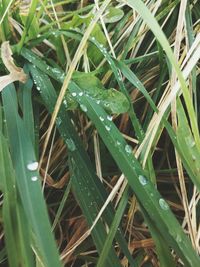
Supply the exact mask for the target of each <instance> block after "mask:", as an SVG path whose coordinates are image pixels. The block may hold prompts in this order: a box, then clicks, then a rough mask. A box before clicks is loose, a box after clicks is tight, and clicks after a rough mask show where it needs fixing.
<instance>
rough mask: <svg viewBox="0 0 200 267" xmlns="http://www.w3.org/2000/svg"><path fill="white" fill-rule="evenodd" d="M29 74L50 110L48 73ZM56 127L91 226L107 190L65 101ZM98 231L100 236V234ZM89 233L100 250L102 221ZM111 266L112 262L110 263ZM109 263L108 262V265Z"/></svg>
mask: <svg viewBox="0 0 200 267" xmlns="http://www.w3.org/2000/svg"><path fill="white" fill-rule="evenodd" d="M29 69H30V72H31V75H32V77H33V80H34V82H35V83H36V86H38V87H40V93H41V97H42V99H43V101H44V102H45V105H46V106H47V109H48V110H49V112H52V111H53V110H52V107H53V106H54V105H55V102H56V93H55V90H54V88H53V86H52V84H51V82H50V80H49V79H48V77H47V76H46V75H45V74H43V73H42V72H41V71H39V70H37V69H36V68H34V67H33V66H29ZM57 128H58V129H59V131H60V133H61V136H62V137H63V140H64V141H65V143H66V144H67V146H68V149H69V152H70V155H71V157H72V158H73V161H74V162H75V164H74V165H75V166H76V167H75V168H74V169H73V171H74V172H75V173H73V179H72V188H73V192H74V193H75V196H76V198H77V200H78V203H79V205H80V207H81V209H82V211H83V213H84V215H85V217H86V219H87V222H88V225H89V226H91V225H92V224H93V221H94V220H95V218H96V216H97V214H98V212H99V210H100V209H101V207H102V206H103V204H104V200H105V199H106V192H105V190H104V188H103V186H102V184H101V182H100V180H99V178H98V177H97V176H96V175H95V173H94V170H93V168H92V166H91V162H90V160H89V158H88V155H87V154H86V152H85V151H84V149H83V146H82V143H81V141H80V139H79V137H78V135H77V133H76V131H75V129H74V127H73V126H72V123H71V120H70V117H69V116H68V114H67V113H66V109H65V107H64V105H63V106H62V107H61V110H60V113H59V116H58V119H57ZM104 214H105V217H104V219H105V221H106V222H107V223H108V224H110V223H111V222H112V219H113V214H114V213H113V210H112V209H111V206H110V207H108V209H107V210H106V211H105V213H104ZM100 233H101V234H100ZM99 235H100V236H101V238H99ZM92 236H93V240H94V243H95V245H96V246H97V249H98V250H99V253H100V252H101V250H102V247H103V244H104V239H105V238H106V235H105V228H104V226H103V224H102V223H101V224H98V227H95V228H94V229H93V231H92ZM117 239H118V242H119V243H122V244H123V247H122V249H123V250H124V251H125V253H126V254H128V250H127V248H126V247H127V245H126V242H125V241H124V238H123V236H122V235H121V233H120V232H118V237H117ZM111 252H112V253H110V256H109V258H110V259H113V262H115V263H116V264H117V265H116V266H118V265H119V263H117V261H116V259H115V258H113V257H115V253H114V251H111ZM128 257H129V258H130V261H131V256H130V254H128ZM109 264H110V265H111V266H112V262H110V263H109ZM110 265H109V266H110Z"/></svg>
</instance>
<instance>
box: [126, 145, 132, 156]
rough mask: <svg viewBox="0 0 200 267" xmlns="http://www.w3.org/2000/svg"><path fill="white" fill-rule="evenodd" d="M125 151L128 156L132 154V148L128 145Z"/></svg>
mask: <svg viewBox="0 0 200 267" xmlns="http://www.w3.org/2000/svg"><path fill="white" fill-rule="evenodd" d="M125 151H126V153H128V154H131V153H132V147H131V146H130V145H127V144H126V145H125Z"/></svg>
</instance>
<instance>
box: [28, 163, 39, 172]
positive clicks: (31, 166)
mask: <svg viewBox="0 0 200 267" xmlns="http://www.w3.org/2000/svg"><path fill="white" fill-rule="evenodd" d="M38 165H39V164H38V162H37V161H33V162H30V163H28V164H27V166H26V167H27V169H28V170H29V171H36V170H37V169H38Z"/></svg>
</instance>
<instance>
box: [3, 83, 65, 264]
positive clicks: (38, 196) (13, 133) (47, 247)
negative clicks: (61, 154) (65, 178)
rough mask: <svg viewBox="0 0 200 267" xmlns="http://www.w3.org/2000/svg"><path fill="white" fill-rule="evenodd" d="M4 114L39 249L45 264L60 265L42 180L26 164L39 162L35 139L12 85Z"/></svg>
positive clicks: (20, 185) (28, 216)
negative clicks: (20, 112) (21, 115)
mask: <svg viewBox="0 0 200 267" xmlns="http://www.w3.org/2000/svg"><path fill="white" fill-rule="evenodd" d="M2 97H3V104H4V111H5V117H6V121H7V127H8V137H9V145H10V150H11V157H12V161H13V167H14V169H15V171H16V176H17V186H18V189H19V193H20V197H21V200H22V203H23V206H24V209H25V212H26V216H27V218H28V219H29V223H30V226H31V227H32V229H33V233H34V235H35V240H36V244H37V247H38V250H39V251H40V253H41V255H42V261H43V262H44V265H46V266H48V267H50V266H52V267H53V266H54V267H57V266H61V264H60V262H59V257H58V252H57V248H56V245H55V242H54V240H53V236H52V233H51V228H50V224H49V219H48V214H47V210H46V206H45V203H44V198H43V195H42V191H41V185H40V182H39V178H38V177H39V174H38V172H37V171H36V170H34V171H31V170H29V169H28V168H27V164H29V163H31V162H36V159H35V154H34V150H33V146H32V142H31V140H30V138H29V134H28V132H27V131H26V128H25V126H24V123H23V121H22V120H21V118H20V117H19V115H18V105H17V97H16V92H15V88H14V86H12V85H10V86H8V87H7V88H5V90H4V91H3V93H2Z"/></svg>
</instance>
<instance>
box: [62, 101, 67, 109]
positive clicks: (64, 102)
mask: <svg viewBox="0 0 200 267" xmlns="http://www.w3.org/2000/svg"><path fill="white" fill-rule="evenodd" d="M63 104H64V105H65V107H67V100H66V99H65V100H63Z"/></svg>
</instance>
